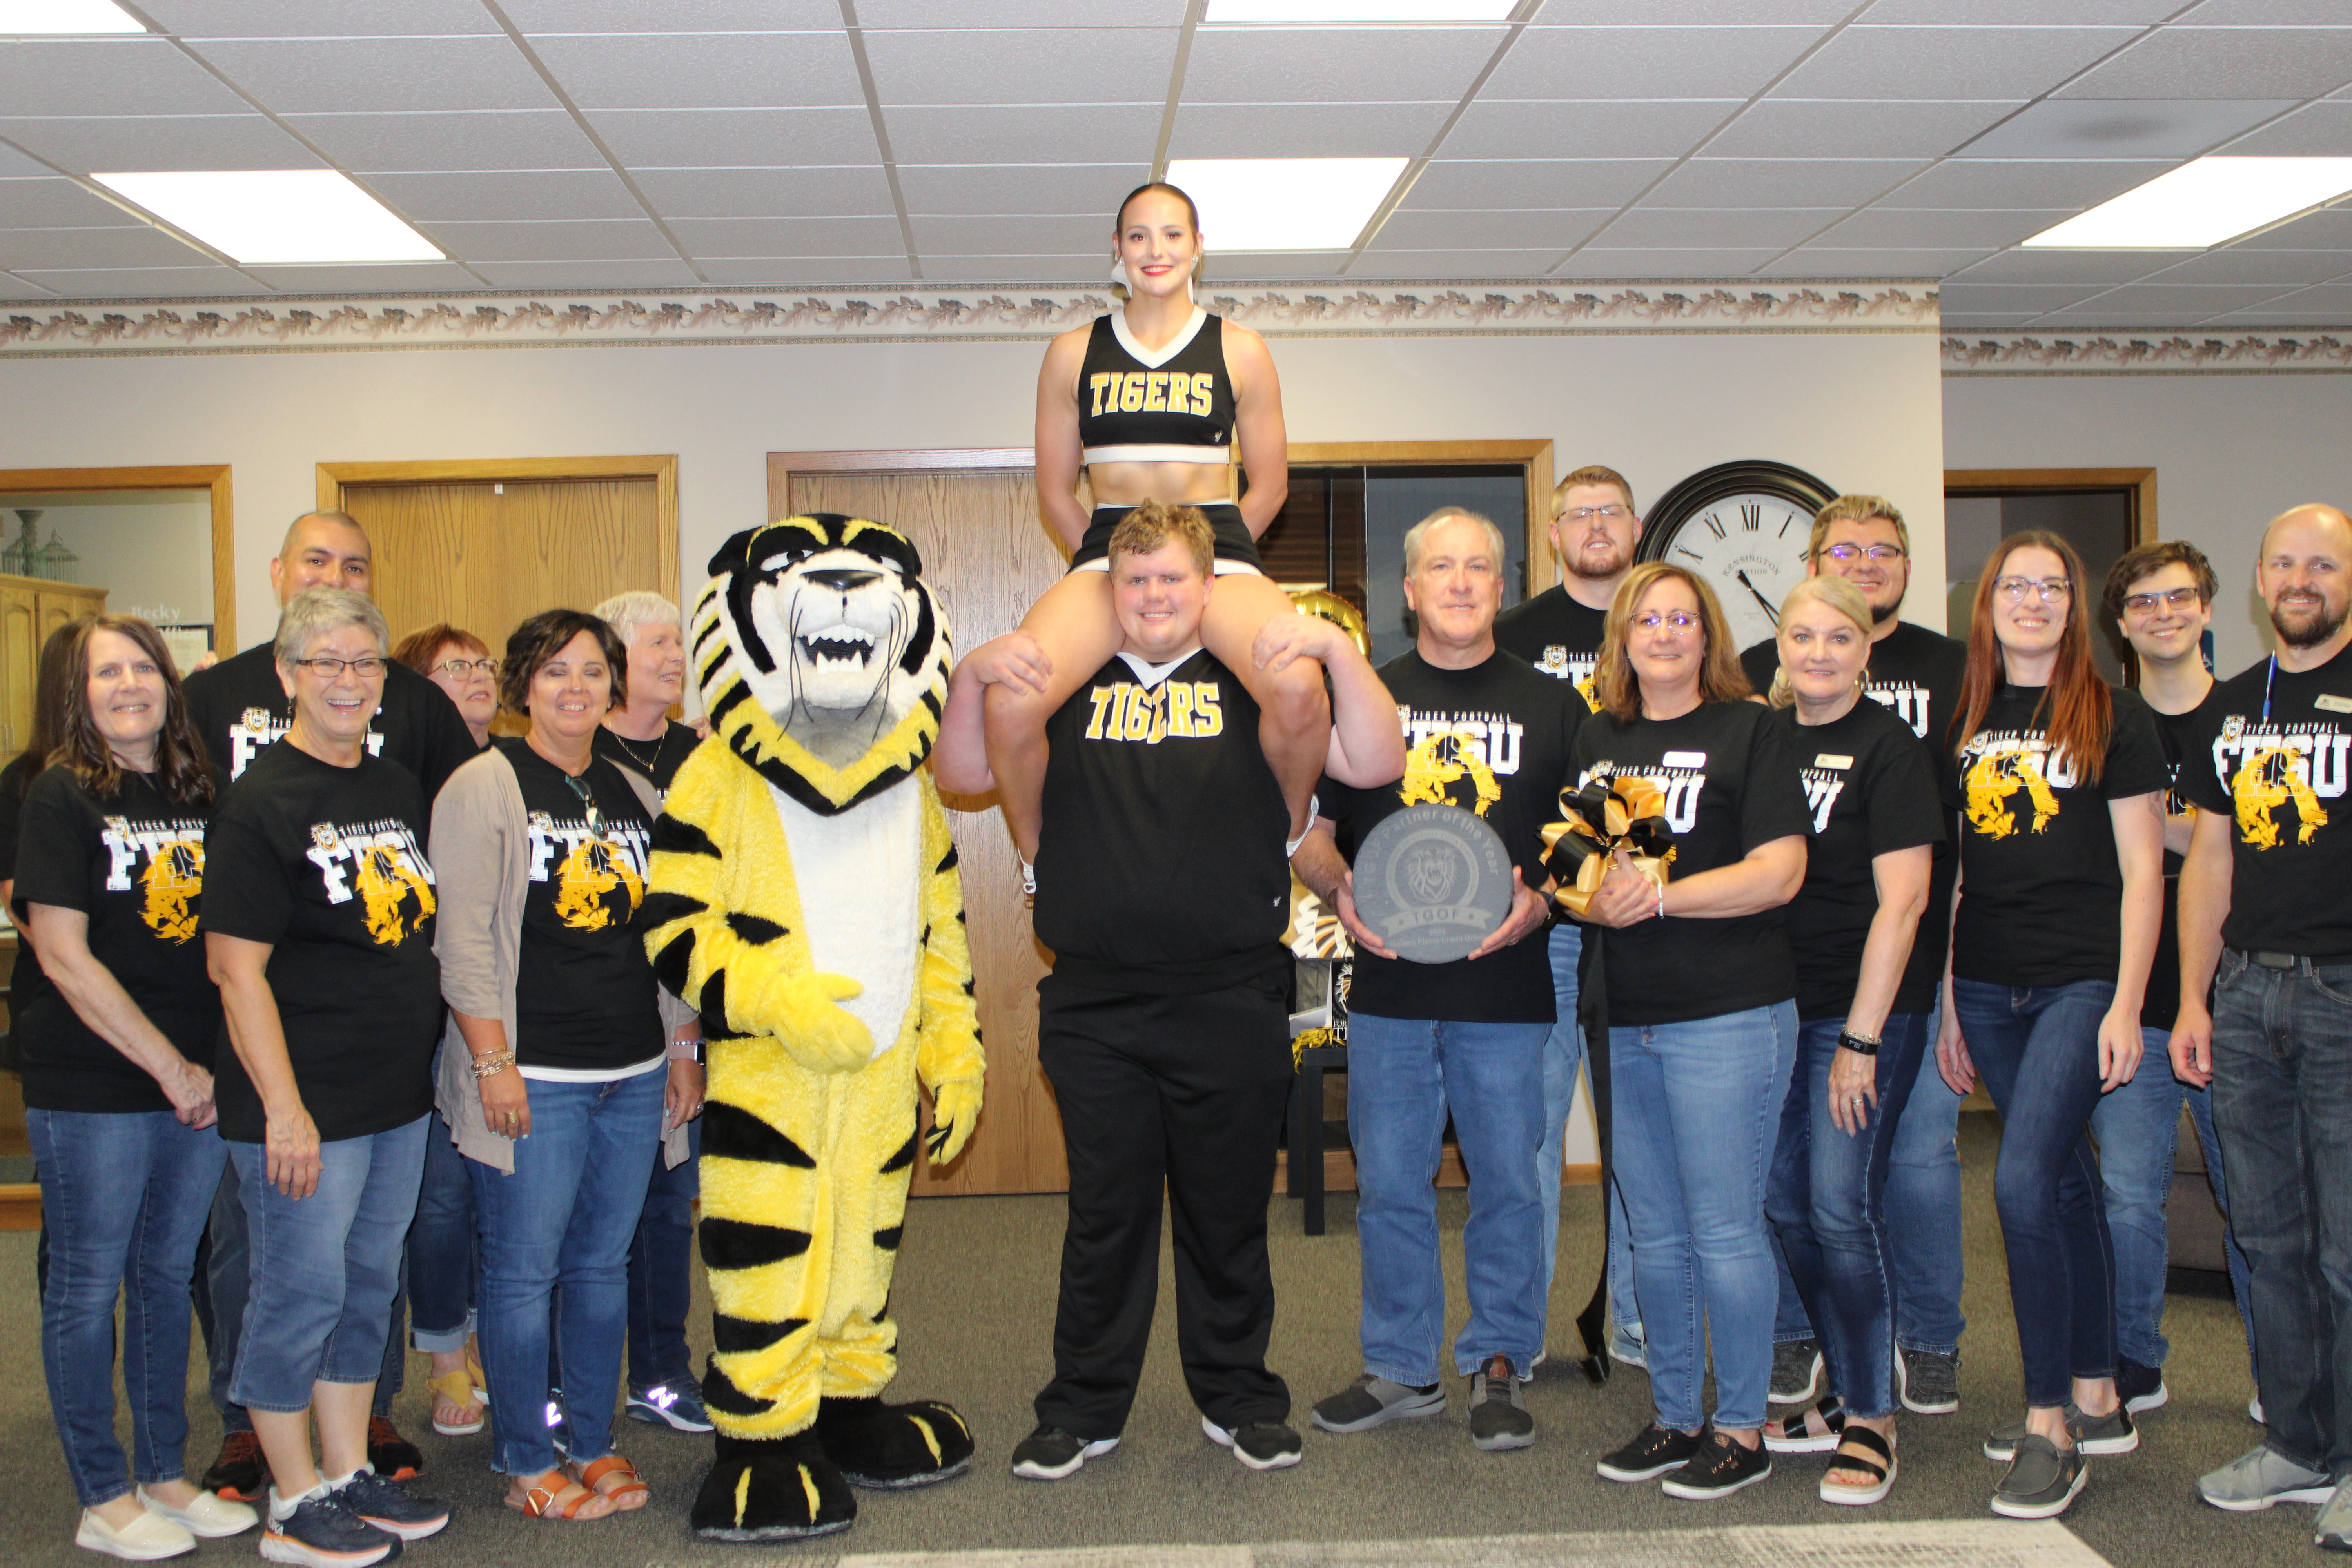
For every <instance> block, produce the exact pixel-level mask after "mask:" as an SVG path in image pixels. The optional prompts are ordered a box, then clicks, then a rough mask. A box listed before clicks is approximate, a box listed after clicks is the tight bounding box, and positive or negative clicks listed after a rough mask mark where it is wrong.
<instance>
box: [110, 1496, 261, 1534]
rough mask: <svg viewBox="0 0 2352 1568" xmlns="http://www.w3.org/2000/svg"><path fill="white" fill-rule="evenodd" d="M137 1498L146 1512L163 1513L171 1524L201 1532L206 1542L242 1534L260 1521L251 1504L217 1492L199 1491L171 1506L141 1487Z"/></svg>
mask: <svg viewBox="0 0 2352 1568" xmlns="http://www.w3.org/2000/svg"><path fill="white" fill-rule="evenodd" d="M139 1501H140V1503H141V1504H142V1506H143V1507H144V1508H145V1509H146V1510H147V1511H148V1512H150V1513H159V1514H162V1515H163V1517H164V1518H165V1519H168V1520H170V1521H172V1522H173V1524H177V1525H184V1526H185V1527H186V1529H187V1531H188V1533H189V1534H191V1535H200V1536H202V1537H204V1538H205V1540H207V1541H218V1540H219V1539H221V1538H222V1537H223V1536H227V1535H243V1534H244V1533H245V1532H246V1531H248V1530H251V1529H252V1528H253V1527H254V1526H255V1525H257V1524H259V1523H260V1522H261V1515H260V1514H258V1513H257V1512H255V1511H254V1510H253V1509H252V1507H251V1506H249V1505H248V1504H246V1503H241V1502H236V1501H233V1500H230V1499H228V1498H225V1497H223V1496H221V1495H220V1494H219V1493H218V1492H204V1491H200V1492H198V1493H197V1494H196V1495H195V1498H194V1500H193V1501H191V1502H190V1503H189V1504H188V1506H187V1507H185V1508H173V1506H172V1505H171V1504H170V1503H167V1502H165V1501H163V1500H162V1499H161V1498H153V1497H150V1496H148V1495H147V1489H146V1488H145V1487H141V1488H140V1489H139Z"/></svg>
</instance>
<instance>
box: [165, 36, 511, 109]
mask: <svg viewBox="0 0 2352 1568" xmlns="http://www.w3.org/2000/svg"><path fill="white" fill-rule="evenodd" d="M195 47H196V48H197V50H198V52H199V53H201V54H202V55H203V56H204V57H205V58H206V59H208V60H210V61H212V63H213V64H214V65H215V66H217V67H219V68H220V69H221V70H222V71H223V72H224V73H226V75H227V77H228V78H229V79H230V80H232V81H234V82H236V84H237V86H239V87H241V88H243V89H245V90H246V91H247V92H249V93H251V94H253V96H254V97H256V98H257V99H259V100H261V101H262V102H264V103H266V104H268V106H269V107H270V108H271V109H272V110H275V111H277V112H278V113H280V114H291V113H299V112H300V111H302V110H318V111H320V112H333V111H341V112H346V113H348V112H352V111H356V110H417V109H553V108H555V107H557V105H556V101H555V95H554V94H553V93H551V92H550V91H548V90H547V84H546V83H545V82H543V81H541V80H540V79H539V74H538V73H537V72H536V71H534V70H532V69H531V68H530V61H528V60H526V59H524V58H523V57H522V51H521V50H520V49H518V48H516V47H514V45H513V43H512V42H511V41H509V39H507V38H506V37H488V38H398V39H387V38H299V39H291V40H288V41H284V42H268V43H264V42H255V41H236V42H227V43H214V44H201V45H197V46H195Z"/></svg>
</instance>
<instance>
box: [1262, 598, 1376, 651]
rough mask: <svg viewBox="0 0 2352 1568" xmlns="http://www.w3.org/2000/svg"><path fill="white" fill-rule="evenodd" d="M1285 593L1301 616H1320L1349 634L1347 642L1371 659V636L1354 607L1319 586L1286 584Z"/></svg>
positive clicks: (1362, 617)
mask: <svg viewBox="0 0 2352 1568" xmlns="http://www.w3.org/2000/svg"><path fill="white" fill-rule="evenodd" d="M1284 592H1286V593H1287V594H1288V595H1290V602H1291V604H1293V605H1296V606H1297V609H1298V613H1299V614H1300V615H1303V616H1322V617H1323V618H1324V619H1325V620H1327V621H1329V622H1330V623H1331V624H1332V625H1334V626H1338V627H1339V629H1340V630H1341V631H1343V632H1345V633H1347V634H1348V640H1349V642H1352V643H1354V644H1355V645H1356V651H1357V652H1358V653H1360V654H1362V655H1364V656H1365V657H1366V658H1370V657H1371V652H1372V634H1371V631H1370V628H1369V627H1367V626H1365V625H1364V616H1363V612H1362V611H1360V610H1359V609H1357V608H1356V606H1355V605H1351V604H1349V603H1348V601H1347V600H1345V599H1343V598H1341V597H1339V595H1337V594H1334V593H1333V592H1331V590H1330V589H1328V588H1327V587H1325V586H1324V585H1323V584H1320V583H1318V584H1314V585H1313V586H1311V587H1290V586H1287V585H1286V587H1285V588H1284Z"/></svg>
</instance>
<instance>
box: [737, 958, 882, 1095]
mask: <svg viewBox="0 0 2352 1568" xmlns="http://www.w3.org/2000/svg"><path fill="white" fill-rule="evenodd" d="M865 989H866V988H865V987H864V986H863V985H860V984H858V983H857V982H856V981H855V980H852V979H851V978H850V977H849V976H847V975H846V974H820V973H801V974H795V975H793V977H792V978H791V979H789V980H784V981H780V982H778V983H777V984H775V985H774V986H773V987H772V988H770V990H769V992H768V994H767V995H765V996H763V997H761V998H759V999H758V1001H757V1002H756V1003H755V1004H754V1005H753V1008H752V1013H751V1017H752V1020H753V1021H754V1022H755V1023H756V1024H757V1025H758V1026H760V1027H761V1028H762V1029H765V1030H766V1031H767V1032H768V1033H769V1034H772V1035H773V1036H775V1037H776V1038H777V1040H778V1041H779V1042H780V1043H782V1046H783V1047H784V1049H786V1050H788V1051H790V1052H791V1053H792V1054H793V1060H794V1061H796V1062H798V1063H800V1064H801V1066H803V1067H804V1068H807V1069H808V1070H809V1071H811V1072H819V1073H834V1072H853V1071H855V1070H856V1069H857V1068H862V1067H864V1066H865V1065H866V1063H867V1062H869V1061H871V1060H873V1059H874V1033H873V1031H872V1030H870V1029H868V1028H867V1027H866V1026H865V1025H864V1024H862V1023H860V1022H859V1021H858V1019H857V1018H856V1016H855V1015H853V1014H851V1013H849V1012H847V1011H845V1010H844V1009H843V1008H841V1007H839V1006H837V1005H835V1004H837V1003H842V1002H846V1001H848V1000H849V999H850V998H851V997H852V996H855V995H856V994H858V993H859V992H861V991H863V990H865Z"/></svg>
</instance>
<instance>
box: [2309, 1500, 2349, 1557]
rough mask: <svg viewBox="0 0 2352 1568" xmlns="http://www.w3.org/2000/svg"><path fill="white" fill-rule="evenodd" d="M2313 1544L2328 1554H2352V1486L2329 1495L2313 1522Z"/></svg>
mask: <svg viewBox="0 0 2352 1568" xmlns="http://www.w3.org/2000/svg"><path fill="white" fill-rule="evenodd" d="M2311 1543H2312V1544H2313V1545H2314V1546H2316V1547H2319V1548H2321V1549H2322V1550H2324V1551H2328V1552H2352V1484H2347V1485H2345V1486H2340V1487H2337V1488H2336V1490H2335V1491H2334V1492H2332V1493H2330V1494H2329V1496H2328V1499H2327V1501H2326V1505H2325V1506H2323V1507H2322V1508H2321V1509H2320V1510H2319V1517H2318V1519H2316V1520H2315V1521H2313V1522H2312V1527H2311Z"/></svg>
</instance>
